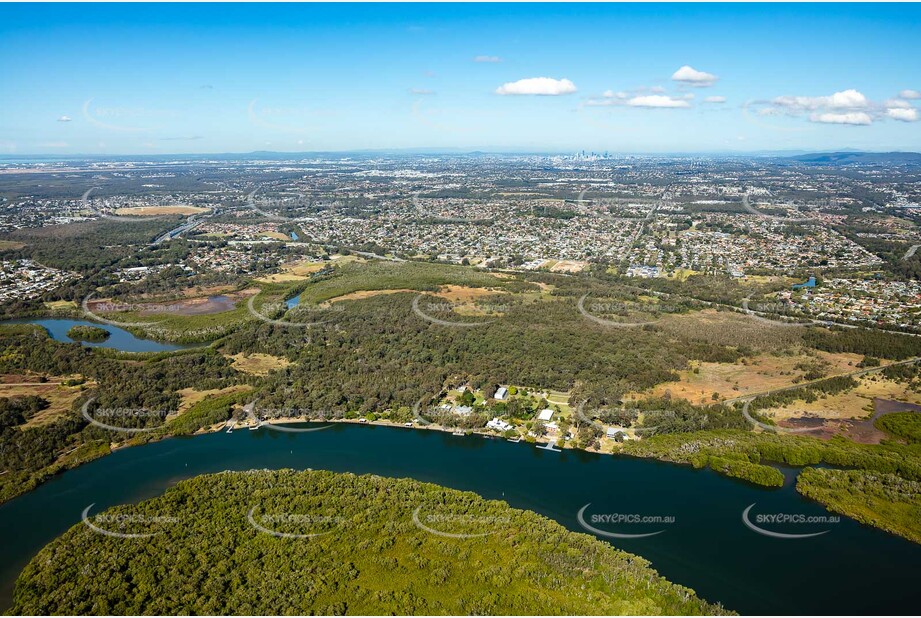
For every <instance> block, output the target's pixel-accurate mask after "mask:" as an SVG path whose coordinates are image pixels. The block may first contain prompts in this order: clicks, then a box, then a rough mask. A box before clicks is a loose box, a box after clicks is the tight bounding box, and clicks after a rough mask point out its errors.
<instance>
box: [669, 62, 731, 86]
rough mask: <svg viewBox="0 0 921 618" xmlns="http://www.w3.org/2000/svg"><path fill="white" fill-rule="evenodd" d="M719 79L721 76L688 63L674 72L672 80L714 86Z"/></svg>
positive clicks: (694, 84)
mask: <svg viewBox="0 0 921 618" xmlns="http://www.w3.org/2000/svg"><path fill="white" fill-rule="evenodd" d="M718 79H719V77H717V76H716V75H714V74H713V73H705V72H704V71H698V70H697V69H695V68H693V67H689V66H688V65H684V66H683V67H681V68H680V69H678V70H677V71H675V72H674V74H672V80H674V81H676V82H683V83H685V84H689V85H691V86H712V85H713V84H714V83H715V82H716V80H718Z"/></svg>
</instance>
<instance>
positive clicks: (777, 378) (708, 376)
mask: <svg viewBox="0 0 921 618" xmlns="http://www.w3.org/2000/svg"><path fill="white" fill-rule="evenodd" d="M862 358H863V357H862V356H860V355H858V354H846V353H840V354H831V353H828V352H813V353H810V354H802V353H801V354H796V355H791V356H787V355H783V356H776V355H771V354H759V355H757V356H754V357H752V358H747V359H745V361H746V362H745V364H742V363H707V362H692V366H691V368H690V369H686V370H683V371H679V372H678V375H679V380H678V381H677V382H666V383H663V384H659V385H657V386H656V387H654V388H652V389H650V390H649V391H647V392H644V393H631V394H630V395H629V396H630V397H631V398H633V399H643V398H645V397H648V396H653V397H662V396H663V395H665V394H666V393H669V394H670V395H671V396H672V397H679V398H681V399H686V400H687V401H689V402H691V403H693V404H707V403H712V402H713V401H714V400H713V393H718V394H719V399H731V398H735V397H742V396H744V395H749V394H753V393H760V392H763V391H769V390H772V389H775V388H782V387H785V386H792V385H793V384H795V380H796V379H797V378H802V377H803V376H804V375H805V373H806V372H805V371H804V370H803V369H797V368H795V365H797V364H798V363H807V364H814V363H816V362H818V363H820V364H821V365H822V366H824V367H825V368H826V371H827V375H828V376H829V377H830V376H832V375H838V374H843V373H848V372H851V371H854V370H855V369H856V367H855V365H856V364H857V363H858V362H860V360H861V359H862Z"/></svg>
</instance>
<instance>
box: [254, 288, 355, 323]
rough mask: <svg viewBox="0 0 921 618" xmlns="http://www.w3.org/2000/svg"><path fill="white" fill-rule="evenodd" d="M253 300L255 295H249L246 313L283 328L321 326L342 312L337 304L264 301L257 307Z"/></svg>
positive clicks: (341, 308)
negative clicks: (323, 305) (291, 304)
mask: <svg viewBox="0 0 921 618" xmlns="http://www.w3.org/2000/svg"><path fill="white" fill-rule="evenodd" d="M255 301H256V297H255V296H250V297H249V298H248V299H247V300H246V311H247V313H249V314H250V315H251V316H252V317H254V318H256V319H257V320H259V321H260V322H265V323H266V324H272V325H273V326H280V327H283V328H310V327H311V326H322V325H324V324H328V323H330V322H332V321H333V318H334V317H335V316H336V315H337V314H341V313H342V312H343V307H341V306H337V305H330V306H328V307H320V306H317V305H308V304H301V303H298V305H297V306H293V307H289V306H288V304H287V303H277V302H272V303H264V304H263V305H261V306H260V307H259V309H257V308H256V305H255ZM272 315H278V316H279V317H278V318H273V317H269V316H272ZM281 318H285V319H281ZM303 318H306V321H299V320H300V319H303Z"/></svg>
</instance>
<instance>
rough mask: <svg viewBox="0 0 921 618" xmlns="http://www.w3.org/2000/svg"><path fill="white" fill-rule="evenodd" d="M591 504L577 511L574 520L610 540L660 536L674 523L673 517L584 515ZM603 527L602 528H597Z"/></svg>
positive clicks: (612, 514) (615, 513) (621, 514)
mask: <svg viewBox="0 0 921 618" xmlns="http://www.w3.org/2000/svg"><path fill="white" fill-rule="evenodd" d="M591 505H592V504H591V502H589V503H588V504H586V505H585V506H583V507H582V508H581V509H579V512H578V513H576V520H577V521H578V522H579V525H580V526H582V528H583V529H585V530H587V531H588V532H591V533H592V534H597V535H599V536H603V537H607V538H611V539H642V538H646V537H650V536H656V535H659V534H662V533H663V532H665V531H666V530H667V529H668V526H671V525H673V524H674V523H675V516H674V515H648V514H640V513H620V512H610V513H588V514H587V513H586V512H587V511H588V508H589V507H590V506H591ZM599 526H603V527H599Z"/></svg>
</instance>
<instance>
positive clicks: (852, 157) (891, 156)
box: [787, 151, 921, 165]
mask: <svg viewBox="0 0 921 618" xmlns="http://www.w3.org/2000/svg"><path fill="white" fill-rule="evenodd" d="M787 159H788V160H792V161H799V162H801V163H815V164H817V165H825V164H833V165H841V164H847V163H864V164H903V165H904V164H906V163H907V164H917V165H921V153H918V152H857V151H848V152H818V153H810V154H803V155H797V156H795V157H787Z"/></svg>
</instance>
